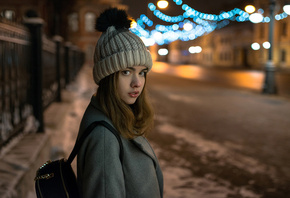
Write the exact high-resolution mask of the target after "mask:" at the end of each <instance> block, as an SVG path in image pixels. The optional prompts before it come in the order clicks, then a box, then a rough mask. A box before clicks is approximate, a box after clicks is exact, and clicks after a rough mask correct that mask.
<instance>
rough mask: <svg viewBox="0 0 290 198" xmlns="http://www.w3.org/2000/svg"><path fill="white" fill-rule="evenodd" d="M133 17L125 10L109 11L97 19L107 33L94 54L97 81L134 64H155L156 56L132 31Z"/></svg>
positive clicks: (149, 67)
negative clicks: (152, 54)
mask: <svg viewBox="0 0 290 198" xmlns="http://www.w3.org/2000/svg"><path fill="white" fill-rule="evenodd" d="M130 23H131V20H129V19H128V16H127V14H126V12H125V11H123V10H118V9H117V8H110V9H108V10H105V11H104V12H103V13H102V14H101V15H100V17H99V18H98V19H97V23H96V29H97V30H99V31H101V32H103V33H102V35H101V37H100V39H99V40H98V43H97V45H96V49H95V54H94V69H93V75H94V80H95V82H96V83H97V84H99V82H100V81H101V80H102V79H103V78H105V77H106V76H109V75H110V74H113V73H115V72H117V71H120V70H123V69H126V68H127V67H133V66H138V65H142V66H146V67H147V68H148V71H149V70H150V69H151V67H152V57H151V54H150V52H149V51H148V50H147V48H146V46H145V45H144V43H143V41H142V40H141V39H140V38H139V37H138V36H137V35H136V34H133V33H132V32H130V31H129V29H128V28H129V27H130Z"/></svg>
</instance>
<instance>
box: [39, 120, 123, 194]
mask: <svg viewBox="0 0 290 198" xmlns="http://www.w3.org/2000/svg"><path fill="white" fill-rule="evenodd" d="M100 124H101V125H103V126H104V127H106V128H107V129H109V130H110V131H111V132H112V133H113V134H114V135H115V136H116V137H117V140H118V142H119V144H120V160H121V162H122V159H123V144H122V141H121V138H120V136H119V133H118V132H117V131H116V130H115V129H114V128H113V127H112V126H111V125H110V124H108V123H107V122H105V121H95V122H93V123H92V124H90V125H89V126H88V128H87V129H86V130H85V132H84V133H83V135H82V136H81V137H80V139H79V140H78V141H76V143H75V145H74V148H73V150H72V152H71V154H70V155H69V158H68V160H65V159H60V160H56V161H47V162H46V163H45V164H44V165H43V166H41V167H40V168H39V169H38V170H37V172H36V177H35V179H34V181H35V190H36V195H37V197H38V198H79V197H80V196H79V192H78V186H77V180H76V176H75V173H74V171H73V169H72V167H71V163H72V161H73V159H74V158H75V156H76V155H77V153H78V151H79V149H80V147H81V145H82V143H83V141H84V140H85V138H86V137H87V136H88V135H89V134H90V132H91V131H92V130H93V129H94V128H95V127H96V126H97V125H100Z"/></svg>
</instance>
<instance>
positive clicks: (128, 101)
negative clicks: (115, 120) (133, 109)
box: [124, 99, 136, 105]
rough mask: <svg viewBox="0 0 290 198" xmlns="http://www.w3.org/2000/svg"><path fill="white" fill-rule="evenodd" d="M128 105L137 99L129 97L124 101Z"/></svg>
mask: <svg viewBox="0 0 290 198" xmlns="http://www.w3.org/2000/svg"><path fill="white" fill-rule="evenodd" d="M124 102H125V103H126V104H127V105H132V104H134V103H135V102H136V99H129V100H126V101H124Z"/></svg>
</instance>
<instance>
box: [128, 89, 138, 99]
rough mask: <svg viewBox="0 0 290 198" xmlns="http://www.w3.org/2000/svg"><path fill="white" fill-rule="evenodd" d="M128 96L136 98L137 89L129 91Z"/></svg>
mask: <svg viewBox="0 0 290 198" xmlns="http://www.w3.org/2000/svg"><path fill="white" fill-rule="evenodd" d="M129 96H130V97H132V98H137V97H138V96H139V91H133V92H130V93H129Z"/></svg>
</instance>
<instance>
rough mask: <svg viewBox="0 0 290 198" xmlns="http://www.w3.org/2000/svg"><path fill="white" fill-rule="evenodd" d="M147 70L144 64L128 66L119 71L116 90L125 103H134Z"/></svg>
mask: <svg viewBox="0 0 290 198" xmlns="http://www.w3.org/2000/svg"><path fill="white" fill-rule="evenodd" d="M147 72H148V69H147V67H145V66H134V67H128V68H126V69H124V70H121V71H120V72H119V74H118V75H119V76H118V82H117V92H118V94H119V96H120V98H121V99H122V100H123V101H124V102H125V103H126V104H128V105H130V104H134V103H135V101H136V100H137V98H138V97H139V96H140V94H141V93H142V91H143V88H144V84H145V80H146V79H145V75H146V73H147Z"/></svg>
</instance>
